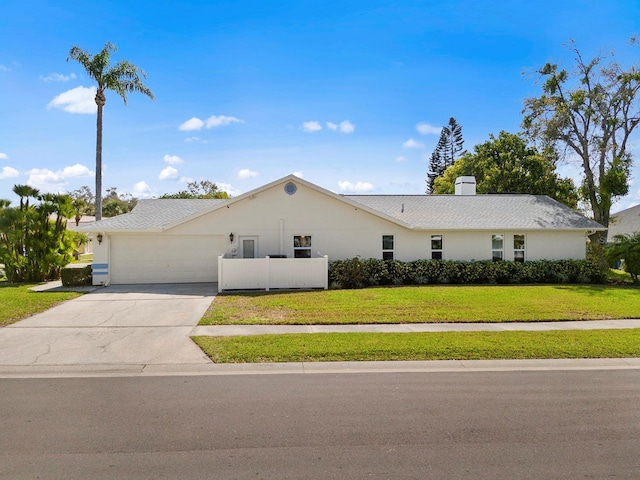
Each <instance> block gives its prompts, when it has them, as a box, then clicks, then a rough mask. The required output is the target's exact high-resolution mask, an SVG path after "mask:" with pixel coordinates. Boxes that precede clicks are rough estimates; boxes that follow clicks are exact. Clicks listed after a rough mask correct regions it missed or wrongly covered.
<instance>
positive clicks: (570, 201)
mask: <svg viewBox="0 0 640 480" xmlns="http://www.w3.org/2000/svg"><path fill="white" fill-rule="evenodd" d="M556 159H557V154H556V153H555V151H553V150H552V149H547V150H546V151H544V152H542V153H540V152H539V151H538V150H537V149H536V148H535V147H534V146H529V145H527V142H526V140H525V139H524V138H523V137H522V136H520V135H516V134H513V133H508V132H504V131H503V132H500V134H499V135H498V137H497V138H496V137H494V136H493V135H490V136H489V140H488V141H486V142H484V143H481V144H479V145H476V146H475V147H474V148H473V153H465V154H464V155H463V156H462V157H460V158H459V159H458V160H457V161H456V162H455V163H454V164H453V165H452V166H450V167H449V168H447V170H446V171H445V172H444V174H443V175H442V176H441V177H438V178H437V179H436V180H435V182H434V188H433V193H438V194H442V193H449V194H451V193H453V192H454V190H455V180H456V178H458V177H460V176H465V175H469V176H474V177H475V178H476V190H477V192H478V193H528V194H531V195H548V196H549V197H551V198H554V199H556V200H558V201H559V202H561V203H564V204H565V205H567V206H569V207H571V208H576V206H577V204H578V194H577V193H576V189H575V186H574V185H573V181H572V180H571V179H570V178H560V177H559V176H558V174H557V173H556Z"/></svg>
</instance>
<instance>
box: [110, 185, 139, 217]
mask: <svg viewBox="0 0 640 480" xmlns="http://www.w3.org/2000/svg"><path fill="white" fill-rule="evenodd" d="M137 203H138V199H137V198H135V197H134V196H133V195H131V194H130V193H118V189H117V188H116V187H111V188H107V195H106V196H105V197H104V214H105V215H106V216H107V217H115V216H116V215H122V214H123V213H129V212H130V211H131V210H133V207H135V206H136V204H137Z"/></svg>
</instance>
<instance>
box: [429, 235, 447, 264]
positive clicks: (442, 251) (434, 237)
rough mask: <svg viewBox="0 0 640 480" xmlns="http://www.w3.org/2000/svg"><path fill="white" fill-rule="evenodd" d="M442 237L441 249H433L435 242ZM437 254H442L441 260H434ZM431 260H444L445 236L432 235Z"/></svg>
mask: <svg viewBox="0 0 640 480" xmlns="http://www.w3.org/2000/svg"><path fill="white" fill-rule="evenodd" d="M438 237H440V248H433V242H434V241H438ZM435 253H439V254H440V258H433V255H434V254H435ZM431 260H444V235H431Z"/></svg>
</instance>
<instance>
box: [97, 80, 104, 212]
mask: <svg viewBox="0 0 640 480" xmlns="http://www.w3.org/2000/svg"><path fill="white" fill-rule="evenodd" d="M95 100H96V105H97V106H98V115H97V118H96V220H102V107H104V104H105V102H106V97H105V96H104V92H103V91H102V90H101V89H99V88H98V91H97V92H96V99H95Z"/></svg>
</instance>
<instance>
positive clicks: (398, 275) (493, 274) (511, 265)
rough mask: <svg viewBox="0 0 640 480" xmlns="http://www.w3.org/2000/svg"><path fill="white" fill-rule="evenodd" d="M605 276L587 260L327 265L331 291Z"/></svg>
mask: <svg viewBox="0 0 640 480" xmlns="http://www.w3.org/2000/svg"><path fill="white" fill-rule="evenodd" d="M605 281H606V276H605V275H604V273H603V272H602V271H601V270H600V269H599V268H598V266H597V265H596V264H595V263H593V262H590V261H587V260H535V261H531V262H524V263H519V262H508V261H499V262H493V261H490V260H485V261H478V262H462V261H453V260H416V261H413V262H400V261H398V260H379V259H375V258H370V259H368V260H362V259H360V258H359V257H355V258H351V259H348V260H335V261H333V262H331V263H330V264H329V285H331V288H364V287H375V286H382V285H437V284H456V285H460V284H493V285H496V284H530V283H604V282H605Z"/></svg>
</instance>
